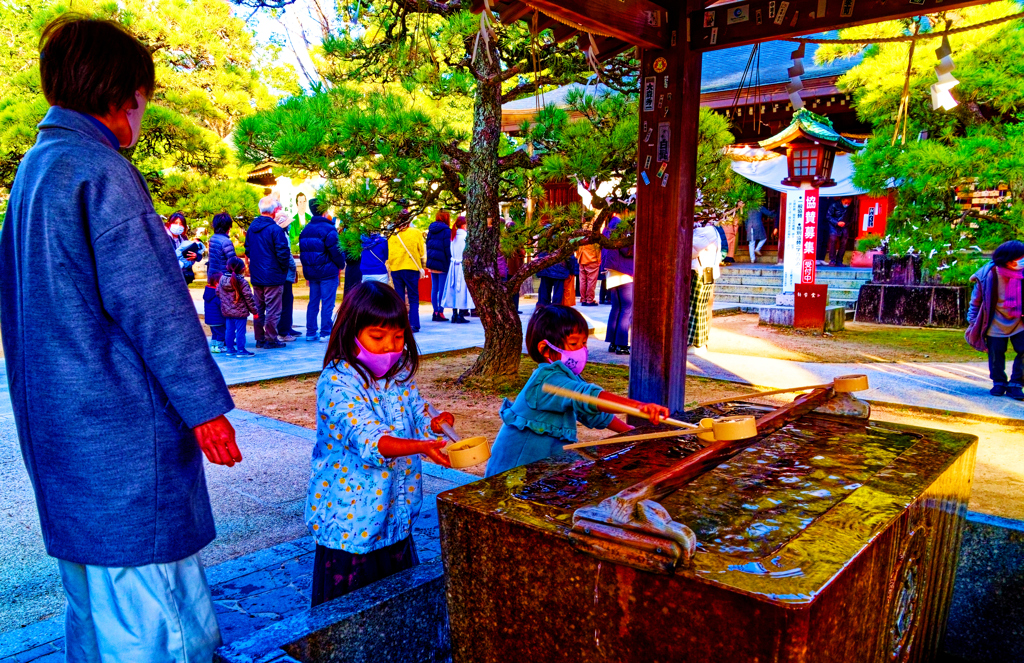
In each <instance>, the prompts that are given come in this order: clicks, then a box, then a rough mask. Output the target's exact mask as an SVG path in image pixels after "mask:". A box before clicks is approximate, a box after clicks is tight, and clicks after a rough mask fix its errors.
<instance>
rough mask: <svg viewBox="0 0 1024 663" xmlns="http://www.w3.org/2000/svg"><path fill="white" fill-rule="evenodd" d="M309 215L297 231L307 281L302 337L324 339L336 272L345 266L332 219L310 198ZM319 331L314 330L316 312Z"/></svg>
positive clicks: (334, 297) (331, 310)
mask: <svg viewBox="0 0 1024 663" xmlns="http://www.w3.org/2000/svg"><path fill="white" fill-rule="evenodd" d="M309 211H310V213H311V214H312V215H313V218H311V219H310V220H309V223H307V224H306V227H305V228H303V229H302V233H301V234H299V261H300V262H301V263H302V275H303V276H304V277H305V278H306V280H307V281H309V306H307V307H306V340H307V341H310V342H312V341H318V340H322V341H326V340H327V339H328V338H329V337H330V335H331V327H332V325H333V322H332V320H331V315H332V314H333V313H334V304H335V302H336V301H337V297H338V283H339V273H340V272H341V270H343V269H345V254H344V253H342V251H341V247H339V246H338V231H337V229H336V228H335V227H334V221H332V220H331V219H330V217H328V216H327V213H326V210H324V209H321V207H320V202H319V201H318V200H317V199H316V198H314V199H312V200H310V201H309ZM318 314H319V317H320V331H319V334H317V315H318Z"/></svg>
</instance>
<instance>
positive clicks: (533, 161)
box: [498, 150, 541, 173]
mask: <svg viewBox="0 0 1024 663" xmlns="http://www.w3.org/2000/svg"><path fill="white" fill-rule="evenodd" d="M540 165H541V158H540V157H539V156H537V155H534V156H530V155H529V154H527V153H526V151H525V150H516V151H515V152H513V153H512V154H510V155H508V156H507V157H499V158H498V170H499V171H500V172H502V173H504V172H507V171H509V170H515V169H516V168H527V169H531V168H537V167H539V166H540Z"/></svg>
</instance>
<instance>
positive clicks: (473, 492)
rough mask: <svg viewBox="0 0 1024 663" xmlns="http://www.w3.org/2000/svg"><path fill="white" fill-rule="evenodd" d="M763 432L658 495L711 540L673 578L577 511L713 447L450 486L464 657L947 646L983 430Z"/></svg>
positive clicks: (662, 656) (794, 425) (454, 603)
mask: <svg viewBox="0 0 1024 663" xmlns="http://www.w3.org/2000/svg"><path fill="white" fill-rule="evenodd" d="M758 412H759V411H758V408H757V407H756V406H752V405H749V404H736V405H732V406H730V407H729V408H727V411H726V412H725V413H726V414H729V415H732V414H742V413H754V414H757V413H758ZM691 414H692V417H693V419H694V420H696V419H698V418H700V417H701V416H707V415H709V414H714V413H707V412H695V413H691ZM762 437H763V439H758V438H755V439H754V440H752V444H751V447H750V448H748V449H747V450H745V451H743V452H741V453H740V454H738V455H736V456H734V457H733V458H732V459H730V460H729V461H727V462H726V463H724V464H722V465H720V466H718V467H717V468H715V469H713V470H711V471H709V472H707V473H705V474H704V475H702V476H700V477H698V478H697V479H695V480H693V481H692V482H690V483H689V484H687V485H686V486H684V487H683V488H682V489H680V490H677V491H676V492H675V493H673V494H671V495H669V496H667V497H666V498H664V499H662V500H660V502H661V504H662V505H663V506H664V507H666V509H667V510H668V512H669V513H670V515H671V516H672V517H673V519H674V520H676V521H677V522H681V523H684V524H686V525H688V526H689V527H690V528H691V529H692V530H693V531H694V533H695V534H696V536H697V539H698V549H697V553H696V554H695V556H694V559H693V561H692V564H690V565H689V566H686V567H683V568H677V569H676V570H675V572H674V573H672V574H668V575H662V574H657V573H651V572H645V571H638V570H636V569H634V568H630V567H629V566H627V565H624V564H616V563H613V562H609V561H601V560H598V559H596V558H594V557H591V556H589V555H587V554H585V553H583V552H581V551H579V550H577V549H575V548H574V547H573V545H572V542H571V541H570V539H569V537H568V533H569V530H570V529H571V525H572V514H573V512H574V511H575V510H576V509H577V508H579V507H581V506H585V505H592V504H597V503H598V502H600V501H601V500H602V499H604V498H606V497H609V496H611V495H613V494H615V493H616V492H618V491H620V490H622V489H624V488H626V487H628V486H631V485H633V484H635V483H637V482H638V481H641V480H642V479H644V478H646V477H648V476H650V475H651V474H653V473H655V472H657V471H659V470H661V469H664V468H665V467H668V466H670V465H672V464H673V463H675V462H678V461H679V459H681V458H684V457H685V456H687V455H689V454H691V453H693V452H694V451H696V450H698V449H699V448H700V443H699V442H697V441H695V440H693V439H692V438H680V439H678V440H674V441H670V442H665V441H658V442H644V443H638V444H636V445H635V446H632V447H627V448H622V447H619V448H616V447H601V448H599V449H600V451H599V452H598V453H599V454H600V455H599V457H597V458H595V459H593V460H580V459H579V457H578V456H572V455H568V454H567V455H563V456H560V457H558V458H555V459H548V460H546V461H541V462H539V463H535V464H533V465H530V466H528V467H525V468H517V469H515V470H512V471H510V472H507V473H505V474H502V475H500V476H497V477H492V478H491V479H488V480H485V481H482V482H477V483H474V484H471V485H469V486H465V487H463V488H460V489H456V490H453V491H449V492H447V493H444V494H442V495H441V496H440V497H439V500H438V503H439V510H440V515H441V536H442V547H443V550H444V557H445V570H446V573H447V577H448V578H447V579H448V584H447V592H448V603H449V613H450V625H451V638H452V652H453V660H455V661H458V662H461V661H497V660H507V658H508V657H512V658H522V659H524V660H528V659H532V660H537V661H548V660H559V661H562V660H564V661H570V660H572V661H577V660H580V661H583V660H586V661H591V660H592V661H645V662H647V661H676V660H695V661H719V660H721V661H883V660H884V661H918V660H922V661H923V660H930V657H932V656H934V655H935V653H936V652H938V651H939V648H940V644H941V638H942V634H943V629H944V624H945V621H946V614H947V612H948V606H949V597H950V591H951V586H952V582H953V576H954V570H955V568H956V561H957V551H958V549H959V544H960V536H961V532H962V528H963V518H964V514H965V512H966V504H967V499H968V496H969V491H970V478H971V475H972V472H973V466H974V453H975V449H976V442H977V440H976V438H974V437H972V436H967V435H960V434H953V433H947V432H944V431H934V430H928V429H920V428H911V427H906V426H898V425H892V424H883V423H879V422H871V421H866V420H858V419H850V418H841V417H833V416H824V415H807V416H804V417H801V418H799V419H797V420H796V421H794V422H791V423H790V424H788V425H787V426H785V427H784V428H782V429H780V430H778V431H776V432H775V433H773V434H770V435H765V436H762ZM499 652H500V655H499ZM684 654H685V655H684Z"/></svg>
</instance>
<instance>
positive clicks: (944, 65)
mask: <svg viewBox="0 0 1024 663" xmlns="http://www.w3.org/2000/svg"><path fill="white" fill-rule="evenodd" d="M952 54H953V49H952V48H950V47H949V37H943V38H942V45H941V46H939V47H938V48H937V49H935V57H937V58H938V59H939V64H938V65H937V66H936V67H935V76H936V77H937V78H938V79H939V80H938V82H937V83H935V84H933V85H932V86H931V93H932V110H939V109H940V108H941V109H942V110H947V111H948V110H952V109H954V108H956V107H957V105H958V102H957V100H956V99H954V98H953V95H951V94H950V93H949V91H950V90H952V89H953V88H955V87H956V86H957V85H960V81H958V80H957V79H955V78H953V74H952V73H951V72H952V71H953V69H954V65H953V58H952V57H951V56H952Z"/></svg>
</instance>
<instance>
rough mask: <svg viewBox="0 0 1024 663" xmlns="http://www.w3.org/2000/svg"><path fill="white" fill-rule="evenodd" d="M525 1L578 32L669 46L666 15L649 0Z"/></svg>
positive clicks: (657, 45)
mask: <svg viewBox="0 0 1024 663" xmlns="http://www.w3.org/2000/svg"><path fill="white" fill-rule="evenodd" d="M526 4H528V5H530V6H531V7H535V8H536V9H538V10H540V11H541V13H543V14H546V15H548V16H552V17H554V18H556V19H557V20H558V21H559V22H561V23H566V24H569V25H571V26H572V27H574V28H576V29H577V30H580V31H581V32H592V33H594V35H603V36H607V37H615V38H616V39H621V40H623V41H625V42H628V43H630V44H634V45H636V46H642V47H644V48H667V47H668V45H669V35H668V33H669V30H668V25H667V23H668V14H667V12H666V11H665V10H664V9H663V8H661V7H660V6H658V5H656V4H655V3H654V2H651V0H586V2H582V1H580V0H526Z"/></svg>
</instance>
